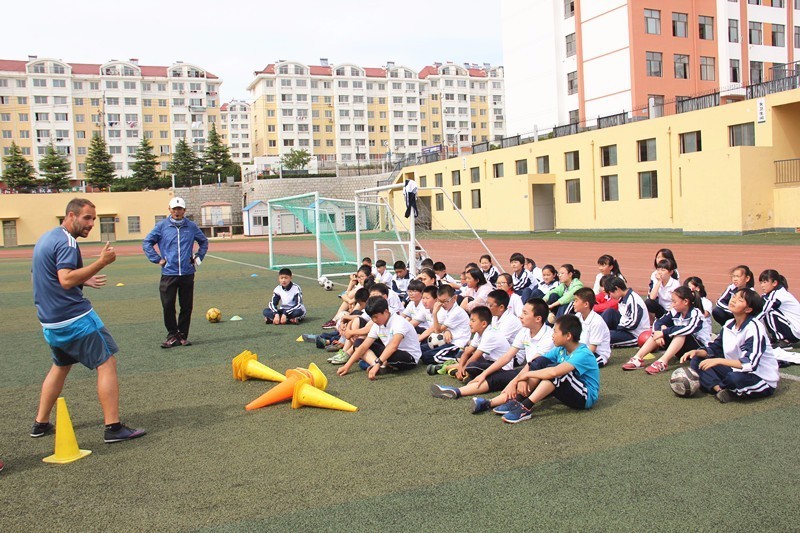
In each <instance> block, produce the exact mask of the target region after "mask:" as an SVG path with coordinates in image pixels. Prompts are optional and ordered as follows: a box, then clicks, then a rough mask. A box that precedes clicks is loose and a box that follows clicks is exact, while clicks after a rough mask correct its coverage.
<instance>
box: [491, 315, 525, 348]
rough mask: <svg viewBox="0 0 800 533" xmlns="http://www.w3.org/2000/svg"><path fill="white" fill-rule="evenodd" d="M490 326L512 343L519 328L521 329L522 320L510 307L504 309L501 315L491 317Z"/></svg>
mask: <svg viewBox="0 0 800 533" xmlns="http://www.w3.org/2000/svg"><path fill="white" fill-rule="evenodd" d="M491 327H492V328H493V329H496V330H497V331H499V332H500V334H501V335H502V336H503V337H505V338H506V340H507V341H508V342H509V343H512V342H514V338H515V337H516V336H517V333H518V332H519V330H521V329H522V322H520V321H519V318H518V317H517V316H516V315H515V314H514V313H513V312H512V311H511V310H510V309H506V311H505V312H504V313H503V314H502V315H501V316H499V317H497V316H493V317H492V325H491Z"/></svg>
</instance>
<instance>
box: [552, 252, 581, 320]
mask: <svg viewBox="0 0 800 533" xmlns="http://www.w3.org/2000/svg"><path fill="white" fill-rule="evenodd" d="M558 280H559V284H558V285H556V287H555V288H554V289H551V290H550V292H548V293H547V294H545V295H544V301H545V302H547V305H548V306H549V307H550V312H551V313H553V314H555V316H557V317H559V316H561V315H564V314H568V313H570V312H571V310H572V299H573V298H574V297H575V291H577V290H578V289H581V288H583V282H582V281H581V271H580V270H578V269H577V268H575V267H573V266H572V265H571V264H569V263H566V264H563V265H561V267H560V268H559V269H558Z"/></svg>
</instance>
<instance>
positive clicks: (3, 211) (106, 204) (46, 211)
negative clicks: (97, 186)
mask: <svg viewBox="0 0 800 533" xmlns="http://www.w3.org/2000/svg"><path fill="white" fill-rule="evenodd" d="M75 197H80V198H88V199H89V200H91V201H92V203H93V204H94V205H95V206H96V207H97V217H98V220H97V221H96V222H95V226H94V229H92V232H91V233H90V234H89V237H88V238H86V239H85V241H87V242H99V241H100V220H99V218H100V217H101V216H113V217H115V218H118V219H119V222H117V223H116V224H115V230H116V240H118V241H125V240H139V239H143V238H144V237H145V235H147V233H148V232H149V231H150V230H151V229H153V226H154V225H155V217H156V215H168V214H169V208H168V204H169V200H170V198H172V191H170V190H159V191H146V192H112V193H87V194H80V193H78V194H66V193H62V194H3V195H0V219H2V220H16V225H17V245H19V246H22V245H32V244H36V240H37V239H38V238H39V237H41V236H42V234H44V233H45V232H47V231H49V230H50V229H52V228H54V227H56V226H57V225H58V224H59V218H60V217H63V216H64V210H65V209H66V207H67V203H68V202H69V201H70V200H71V199H72V198H75ZM189 213H190V214H192V213H191V209H190V210H189ZM194 215H195V216H196V217H197V218H199V216H200V213H199V212H197V213H194ZM133 216H138V217H139V227H140V231H139V232H136V233H131V232H129V231H128V217H133ZM2 238H3V236H2V235H0V239H2ZM0 242H1V243H2V245H3V246H6V243H5V242H2V241H0Z"/></svg>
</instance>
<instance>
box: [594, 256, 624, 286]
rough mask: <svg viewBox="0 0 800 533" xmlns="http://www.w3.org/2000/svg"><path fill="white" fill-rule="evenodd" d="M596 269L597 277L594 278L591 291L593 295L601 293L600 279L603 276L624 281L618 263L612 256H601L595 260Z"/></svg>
mask: <svg viewBox="0 0 800 533" xmlns="http://www.w3.org/2000/svg"><path fill="white" fill-rule="evenodd" d="M597 269H598V270H599V272H598V273H597V277H595V278H594V286H593V287H592V290H593V291H594V293H595V294H596V295H597V294H600V293H601V292H602V291H603V284H602V281H601V280H602V279H603V276H616V277H618V278H622V279H625V277H624V276H623V275H622V272H620V270H619V262H618V261H617V260H616V259H614V256H612V255H608V254H603V255H601V256H600V257H598V258H597Z"/></svg>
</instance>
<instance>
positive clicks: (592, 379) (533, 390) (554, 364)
mask: <svg viewBox="0 0 800 533" xmlns="http://www.w3.org/2000/svg"><path fill="white" fill-rule="evenodd" d="M580 337H581V323H580V320H578V317H576V316H575V315H563V316H560V317H558V318H557V319H556V321H555V327H554V328H553V344H555V346H556V347H555V348H553V349H552V350H550V351H548V352H547V353H545V354H544V355H542V356H541V357H537V358H536V359H534V360H533V361H531V364H529V366H528V368H525V369H523V370H522V371H521V372H520V373H519V375H518V376H517V377H516V378H514V379H513V380H512V381H511V383H509V384H508V385H507V386H506V388H505V389H504V390H503V394H504V395H505V397H506V398H510V399H509V400H508V401H506V402H505V403H504V404H503V405H500V406H499V407H496V408H495V409H494V412H495V413H497V414H501V415H503V422H508V423H509V424H516V423H517V422H522V421H524V420H528V419H530V418H531V416H532V412H533V407H534V406H535V405H536V404H537V403H539V402H541V401H542V400H544V399H545V398H547V397H549V396H554V397H555V398H557V399H558V400H559V401H560V402H561V403H564V404H566V405H568V406H569V407H572V408H574V409H589V408H591V407H592V406H593V405H594V404H595V402H597V398H598V395H599V392H600V367H598V366H597V359H595V357H594V355H593V354H592V352H590V351H589V349H588V348H587V347H586V346H585V345H583V344H580V342H579V339H580Z"/></svg>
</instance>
